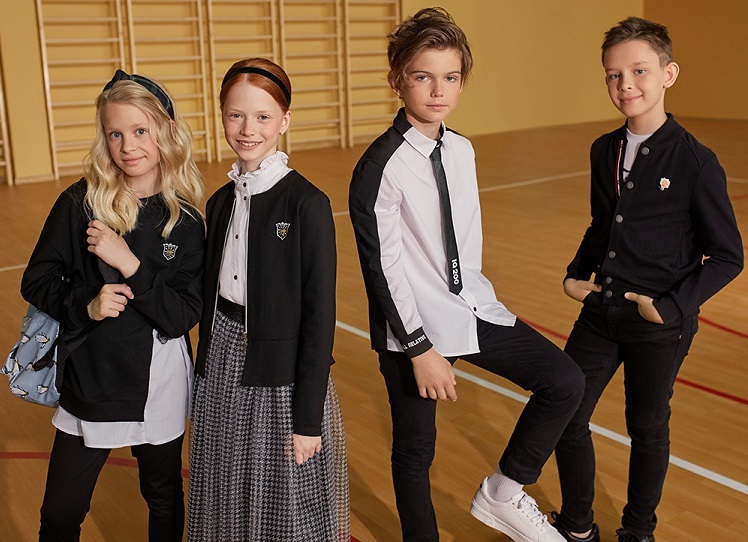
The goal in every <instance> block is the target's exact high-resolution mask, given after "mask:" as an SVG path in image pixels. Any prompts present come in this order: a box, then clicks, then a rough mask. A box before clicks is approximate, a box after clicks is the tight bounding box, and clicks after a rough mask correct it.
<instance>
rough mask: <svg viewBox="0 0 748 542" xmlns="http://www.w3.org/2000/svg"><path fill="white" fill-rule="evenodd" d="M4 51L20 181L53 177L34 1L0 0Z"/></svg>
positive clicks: (12, 144) (12, 140)
mask: <svg viewBox="0 0 748 542" xmlns="http://www.w3.org/2000/svg"><path fill="white" fill-rule="evenodd" d="M0 54H1V55H2V66H3V83H4V88H5V106H6V109H7V113H8V130H9V132H10V133H9V136H8V137H9V139H10V148H11V152H12V156H13V169H14V170H15V172H16V173H15V176H16V180H17V181H19V182H23V181H24V180H27V181H28V180H39V179H48V178H51V175H52V157H51V152H50V146H49V135H48V134H49V127H48V125H47V111H46V105H45V100H44V79H43V77H42V68H41V66H42V61H41V53H40V50H39V37H38V33H37V23H36V8H35V7H34V2H33V1H32V0H0Z"/></svg>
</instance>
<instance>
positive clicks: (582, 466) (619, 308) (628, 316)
mask: <svg viewBox="0 0 748 542" xmlns="http://www.w3.org/2000/svg"><path fill="white" fill-rule="evenodd" d="M600 300H601V295H600V294H598V293H591V294H589V295H588V296H587V297H586V298H585V301H584V306H583V308H582V311H581V313H580V315H579V318H578V319H577V321H576V323H575V324H574V329H573V331H572V333H571V335H570V336H569V340H568V342H567V345H566V352H567V353H568V354H569V355H570V356H571V357H572V358H573V359H574V361H576V362H577V364H578V365H579V367H580V368H581V369H582V371H583V372H584V375H585V381H586V384H585V391H584V399H582V403H581V405H580V407H579V410H578V411H577V412H576V414H575V415H574V417H573V418H572V419H571V421H570V422H569V426H568V427H567V429H566V431H564V434H563V435H562V436H561V439H560V440H559V443H558V446H557V447H556V462H557V464H558V471H559V477H560V480H561V494H562V498H563V506H562V508H561V514H560V516H559V522H560V524H561V525H562V526H564V527H566V528H568V529H570V530H571V531H573V532H584V531H586V530H587V529H590V528H591V527H592V523H593V513H592V502H593V499H594V494H595V452H594V449H593V447H592V435H591V433H590V429H589V424H590V417H591V416H592V412H593V411H594V410H595V405H596V404H597V402H598V400H599V399H600V396H601V395H602V393H603V391H604V390H605V387H606V386H607V385H608V382H610V379H611V378H612V377H613V375H614V374H615V372H616V371H617V370H618V367H619V366H620V365H621V364H623V371H624V388H625V396H626V428H627V431H628V434H629V436H630V437H631V456H630V458H629V480H628V502H627V504H626V506H625V508H624V510H623V518H622V525H623V527H625V528H626V529H629V530H631V531H633V532H635V533H637V534H639V535H649V534H652V533H653V532H654V528H655V525H656V523H657V517H656V515H655V509H656V508H657V505H658V503H659V502H660V498H661V496H662V486H663V484H664V483H665V474H666V473H667V468H668V462H669V457H670V428H669V420H670V398H671V397H672V395H673V385H674V384H675V377H676V376H677V374H678V370H679V369H680V366H681V364H682V363H683V359H684V358H685V357H686V354H687V353H688V349H689V348H690V346H691V341H692V340H693V337H694V335H695V334H696V331H697V330H698V316H697V315H696V314H694V315H690V316H686V317H683V318H681V319H678V320H677V321H675V322H672V323H669V324H654V323H651V322H648V321H647V320H645V319H644V318H642V317H641V316H640V315H639V311H638V308H637V305H636V304H635V303H632V302H628V301H621V304H620V305H603V304H602V303H601V301H600Z"/></svg>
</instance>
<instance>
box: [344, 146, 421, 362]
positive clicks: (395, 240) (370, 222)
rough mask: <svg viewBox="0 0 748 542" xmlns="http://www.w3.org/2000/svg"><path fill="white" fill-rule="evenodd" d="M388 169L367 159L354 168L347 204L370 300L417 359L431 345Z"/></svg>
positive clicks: (410, 355) (397, 199) (396, 193)
mask: <svg viewBox="0 0 748 542" xmlns="http://www.w3.org/2000/svg"><path fill="white" fill-rule="evenodd" d="M383 173H384V172H383V169H382V167H381V166H380V165H379V164H377V163H376V162H373V161H370V160H362V161H361V162H360V163H359V164H358V165H357V166H356V169H355V170H354V171H353V177H352V179H351V187H350V193H349V198H348V207H349V210H350V216H351V222H352V224H353V229H354V231H355V234H356V245H357V247H358V253H359V259H360V262H361V270H362V273H363V277H364V282H365V284H366V291H367V295H368V296H369V303H376V305H377V308H378V309H379V310H381V312H382V313H383V314H384V317H385V318H386V319H387V322H388V323H389V325H390V329H391V330H392V333H393V334H394V335H395V336H396V337H397V339H398V341H399V342H400V344H401V346H402V347H403V350H404V352H405V354H406V355H407V356H408V357H409V358H411V359H412V358H414V357H415V356H418V355H420V354H423V353H424V352H426V351H427V350H429V349H430V348H431V347H432V343H431V341H430V340H429V339H428V337H427V336H426V333H425V331H424V329H423V322H422V320H421V317H420V314H419V313H418V307H417V306H416V301H415V296H414V295H413V291H412V289H411V287H410V284H409V283H408V280H407V278H406V275H405V270H404V268H403V265H402V260H401V258H400V255H401V254H402V238H401V235H402V232H401V230H400V228H401V226H400V220H401V218H400V199H399V194H398V191H397V190H396V189H395V188H394V187H392V186H391V185H390V184H388V183H387V182H385V181H386V180H385V179H384V177H383ZM385 269H387V274H385ZM396 300H397V301H396ZM405 315H409V316H405ZM372 339H373V338H372Z"/></svg>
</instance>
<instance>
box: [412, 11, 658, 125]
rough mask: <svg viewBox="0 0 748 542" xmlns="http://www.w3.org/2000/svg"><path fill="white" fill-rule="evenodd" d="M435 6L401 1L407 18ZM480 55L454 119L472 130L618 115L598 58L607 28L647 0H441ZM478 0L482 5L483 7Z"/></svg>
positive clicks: (476, 52)
mask: <svg viewBox="0 0 748 542" xmlns="http://www.w3.org/2000/svg"><path fill="white" fill-rule="evenodd" d="M432 5H435V4H434V3H433V2H428V1H426V2H424V1H422V0H420V1H417V0H403V11H402V13H403V17H406V16H409V15H413V14H414V13H415V12H416V11H418V10H419V9H421V8H424V7H428V6H432ZM436 5H441V6H442V7H444V8H445V9H447V11H449V12H450V14H451V15H452V16H453V17H454V18H455V20H456V21H457V23H458V24H459V25H460V27H461V28H462V29H463V30H464V31H465V34H467V37H468V40H469V41H470V46H471V49H472V52H473V58H474V61H475V66H474V72H473V77H472V79H471V81H470V82H469V83H468V86H467V87H466V88H465V90H464V91H463V93H462V98H461V103H460V107H459V109H458V110H457V111H456V112H455V114H454V115H453V117H452V118H450V125H451V126H452V127H453V128H454V129H456V130H458V131H460V132H463V133H465V134H467V135H477V134H485V133H491V132H503V131H507V130H518V129H523V128H535V127H539V126H551V125H559V124H573V123H577V122H588V121H596V120H604V119H611V118H617V116H618V112H617V111H616V110H615V109H614V108H613V106H612V105H611V103H610V101H609V99H608V94H607V92H606V91H605V86H604V79H603V70H602V66H601V63H600V43H601V41H602V37H603V33H604V32H605V31H606V30H607V29H608V28H610V27H611V26H613V25H614V24H616V23H617V22H618V21H620V20H621V19H624V18H625V17H628V16H629V15H638V16H641V15H642V12H643V5H644V1H643V0H621V1H618V2H600V1H598V0H566V1H564V2H558V1H557V0H536V1H532V2H516V1H514V0H491V1H478V0H441V1H440V2H438V3H437V4H436ZM478 6H480V8H478Z"/></svg>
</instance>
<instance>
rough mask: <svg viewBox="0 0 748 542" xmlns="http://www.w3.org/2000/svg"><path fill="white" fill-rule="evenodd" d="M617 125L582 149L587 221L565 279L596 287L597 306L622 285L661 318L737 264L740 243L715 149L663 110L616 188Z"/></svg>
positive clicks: (684, 306)
mask: <svg viewBox="0 0 748 542" xmlns="http://www.w3.org/2000/svg"><path fill="white" fill-rule="evenodd" d="M625 144H626V126H622V127H621V128H619V129H618V130H616V131H614V132H611V133H609V134H605V135H603V136H601V137H600V138H598V139H597V140H596V141H595V142H594V143H593V144H592V149H591V151H590V162H591V172H592V174H591V182H592V186H591V208H592V223H591V224H590V226H589V228H587V231H586V232H585V234H584V239H583V240H582V243H581V245H580V246H579V250H578V251H577V254H576V256H575V257H574V259H573V260H572V262H571V263H570V264H569V266H568V268H567V275H566V277H567V278H568V277H571V278H575V279H581V280H588V279H589V278H590V276H591V274H592V273H595V282H596V283H598V284H601V285H602V286H603V293H602V300H603V303H604V304H617V303H620V302H621V297H622V296H623V294H624V293H625V292H627V291H632V292H635V293H640V294H646V295H649V296H651V297H653V298H654V300H655V308H656V309H657V311H658V312H659V313H660V316H662V319H663V320H664V321H665V323H668V322H672V321H674V320H675V319H677V318H679V317H681V316H686V315H689V314H695V313H696V312H697V311H698V310H699V306H700V305H701V304H702V303H704V302H705V301H706V300H707V299H709V298H710V297H711V296H712V295H714V294H715V293H716V292H717V291H718V290H720V289H721V288H722V287H724V286H725V285H726V284H727V283H728V282H730V281H731V280H732V279H733V278H735V277H736V276H737V275H738V273H740V270H741V269H742V268H743V243H742V240H741V237H740V232H739V231H738V226H737V224H736V221H735V214H734V212H733V209H732V205H731V203H730V198H729V197H728V195H727V182H726V179H725V172H724V170H723V169H722V167H721V166H720V165H719V162H718V161H717V157H716V156H715V154H714V153H713V152H712V151H711V150H709V149H708V148H707V147H705V146H704V145H702V144H701V143H699V142H698V141H697V140H696V139H695V138H694V137H693V136H692V135H691V134H689V133H688V132H687V131H686V130H685V129H684V128H683V127H681V126H680V125H679V124H678V123H677V122H675V120H674V119H673V117H672V116H671V115H668V119H667V121H666V122H665V124H663V125H662V126H661V127H660V128H659V129H658V130H657V131H656V132H655V133H654V134H652V136H651V137H650V138H649V139H647V140H646V141H645V142H644V143H642V145H641V147H640V148H639V152H638V154H637V156H636V158H635V160H634V164H633V166H632V168H631V173H630V174H629V177H628V179H627V180H626V181H625V182H623V183H622V186H621V188H620V196H618V195H617V194H616V181H615V179H616V169H617V168H620V167H622V161H623V160H622V158H621V159H619V157H622V156H623V152H624V151H625Z"/></svg>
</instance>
